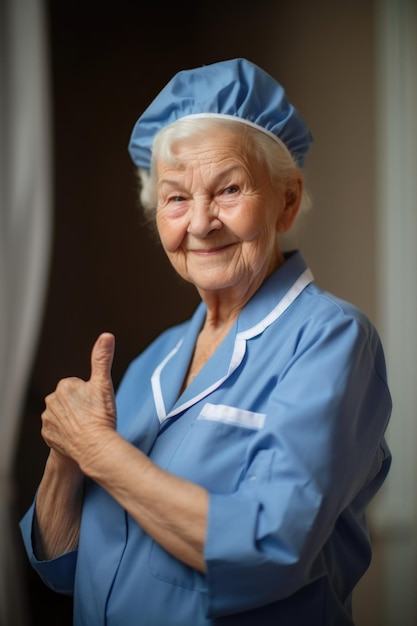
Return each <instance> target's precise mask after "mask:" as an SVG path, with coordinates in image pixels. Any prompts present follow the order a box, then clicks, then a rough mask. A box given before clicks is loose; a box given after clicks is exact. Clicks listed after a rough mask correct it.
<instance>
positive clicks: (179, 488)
mask: <svg viewBox="0 0 417 626" xmlns="http://www.w3.org/2000/svg"><path fill="white" fill-rule="evenodd" d="M81 466H82V469H83V471H84V472H85V474H87V475H89V476H90V477H91V478H92V479H93V480H95V481H96V482H98V483H99V484H100V485H101V486H102V487H103V488H104V489H106V491H108V492H109V493H110V494H111V495H112V496H113V497H114V498H115V499H116V500H117V501H118V502H119V503H120V504H121V506H123V508H125V509H126V510H127V511H128V513H129V514H130V515H131V516H132V517H133V518H134V519H135V520H136V521H137V523H138V524H139V525H140V526H141V527H142V528H143V529H144V530H145V532H147V533H148V534H149V535H151V536H152V537H153V539H154V540H155V541H156V542H157V543H158V544H159V545H161V546H162V547H163V548H164V549H165V550H167V551H168V552H170V553H171V554H172V555H173V556H175V557H176V558H178V559H179V560H181V561H182V562H184V563H186V564H187V565H189V566H191V567H193V568H194V569H197V570H198V571H200V572H204V571H205V563H204V542H205V537H206V524H207V512H208V493H207V492H206V490H205V489H203V488H202V487H200V486H198V485H196V484H194V483H191V482H189V481H186V480H184V479H181V478H179V477H177V476H174V475H172V474H170V473H169V472H166V471H164V470H163V469H161V468H160V467H158V466H157V465H155V464H154V463H152V461H151V460H150V459H149V458H148V457H147V456H145V455H144V454H143V453H142V452H141V451H140V450H138V449H137V448H135V447H134V446H132V445H131V444H130V443H128V442H127V441H125V440H124V439H123V438H122V437H121V436H120V435H118V434H117V433H110V434H109V437H108V438H107V441H106V443H104V442H102V445H101V446H100V448H99V449H98V452H97V454H95V455H94V454H92V455H89V456H88V459H87V460H86V462H85V464H83V463H82V464H81Z"/></svg>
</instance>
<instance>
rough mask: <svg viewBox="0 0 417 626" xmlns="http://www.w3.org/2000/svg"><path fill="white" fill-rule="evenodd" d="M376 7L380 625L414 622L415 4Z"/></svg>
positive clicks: (392, 0)
mask: <svg viewBox="0 0 417 626" xmlns="http://www.w3.org/2000/svg"><path fill="white" fill-rule="evenodd" d="M375 7H376V14H375V16H376V23H375V25H376V31H375V32H376V44H377V47H376V70H377V74H376V79H377V80H376V87H377V92H376V130H377V151H376V155H377V163H376V165H377V167H376V175H377V176H376V180H377V192H378V216H377V217H378V219H377V227H378V240H379V250H378V258H377V262H378V273H379V281H378V294H379V307H378V308H379V312H380V313H379V316H380V324H379V327H380V329H381V332H382V335H383V342H384V347H385V352H386V356H387V364H388V376H389V381H390V388H391V391H392V394H393V415H392V419H391V423H390V426H389V430H388V443H389V445H390V447H391V450H392V455H393V462H392V468H391V471H390V474H389V476H388V479H387V482H386V484H385V485H384V488H383V491H382V492H381V497H380V499H379V506H378V508H377V509H376V512H377V513H378V515H377V517H376V518H375V521H376V522H377V529H378V532H379V534H380V536H381V537H382V538H383V540H384V546H385V547H384V560H385V568H384V572H383V578H384V592H383V594H382V597H381V602H383V606H384V621H383V625H382V624H381V626H396V625H397V624H401V626H415V625H416V624H417V601H416V590H417V488H416V479H417V454H416V448H417V384H416V383H417V331H416V326H417V277H416V275H417V176H416V174H417V2H416V0H379V1H378V2H376V3H375Z"/></svg>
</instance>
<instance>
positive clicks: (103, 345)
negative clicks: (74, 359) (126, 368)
mask: <svg viewBox="0 0 417 626" xmlns="http://www.w3.org/2000/svg"><path fill="white" fill-rule="evenodd" d="M114 347H115V338H114V335H112V334H111V333H102V334H101V335H100V336H99V337H98V339H97V341H96V342H95V344H94V346H93V349H92V351H91V377H90V380H92V381H95V382H101V383H103V382H109V381H110V383H111V368H112V365H113V357H114Z"/></svg>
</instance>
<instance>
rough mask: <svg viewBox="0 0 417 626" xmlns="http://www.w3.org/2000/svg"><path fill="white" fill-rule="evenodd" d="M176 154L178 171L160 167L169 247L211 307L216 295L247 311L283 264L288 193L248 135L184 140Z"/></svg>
mask: <svg viewBox="0 0 417 626" xmlns="http://www.w3.org/2000/svg"><path fill="white" fill-rule="evenodd" d="M239 131H240V132H239ZM173 152H174V155H175V157H176V159H175V164H172V163H166V162H163V161H158V162H157V164H156V165H157V176H158V206H157V213H156V223H157V228H158V232H159V236H160V239H161V242H162V246H163V248H164V250H165V252H166V254H167V255H168V258H169V260H170V261H171V263H172V265H173V267H174V268H175V270H176V271H177V272H178V274H180V276H182V277H183V278H184V279H185V280H187V281H189V282H191V283H193V284H194V285H195V286H196V287H197V289H198V291H199V293H200V295H201V297H202V298H203V299H204V300H206V299H207V297H209V296H211V295H213V293H216V294H219V295H220V294H222V295H224V294H226V295H227V296H228V297H231V298H232V299H235V300H236V299H237V300H238V301H240V302H242V303H244V302H246V301H247V300H248V299H249V298H250V297H251V296H252V295H253V293H254V292H255V291H256V290H257V289H258V287H259V286H260V285H261V283H262V282H263V281H264V280H265V278H266V277H267V276H268V275H269V274H270V273H271V272H272V271H273V270H274V269H275V268H276V267H278V265H280V264H281V263H282V261H283V255H282V252H281V250H280V247H279V242H278V238H277V233H278V232H279V231H284V230H287V229H288V228H289V223H288V222H289V211H290V207H289V206H288V197H289V196H288V194H287V193H286V191H285V187H281V188H277V187H273V185H272V183H271V180H270V176H269V173H268V171H267V168H265V167H264V166H262V165H261V164H260V162H259V160H258V159H257V158H255V157H254V156H253V150H250V149H249V148H248V144H247V142H244V141H243V139H242V132H241V130H240V129H238V131H235V130H233V129H230V128H227V129H225V128H219V129H215V130H214V131H213V132H211V133H210V134H205V135H204V136H198V137H194V138H192V139H191V138H188V139H182V140H181V141H178V142H176V143H175V145H174V150H173ZM295 212H296V211H295ZM294 217H295V215H294ZM292 219H293V218H292ZM292 219H291V221H292Z"/></svg>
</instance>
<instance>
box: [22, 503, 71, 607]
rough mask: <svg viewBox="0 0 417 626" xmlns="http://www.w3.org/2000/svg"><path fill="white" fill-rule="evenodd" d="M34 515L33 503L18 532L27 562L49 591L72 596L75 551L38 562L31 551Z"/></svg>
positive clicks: (32, 550)
mask: <svg viewBox="0 0 417 626" xmlns="http://www.w3.org/2000/svg"><path fill="white" fill-rule="evenodd" d="M34 515H35V501H34V502H33V504H32V505H31V507H30V508H29V509H28V511H27V512H26V514H25V515H24V517H23V518H22V520H21V522H20V531H21V533H22V538H23V543H24V546H25V549H26V552H27V555H28V558H29V562H30V564H31V565H32V567H33V568H34V569H35V571H36V572H37V573H38V574H39V576H40V577H41V579H42V580H43V582H44V583H45V584H46V585H47V586H48V587H49V588H50V589H52V590H53V591H56V592H57V593H63V594H65V595H73V593H74V579H75V567H76V563H77V551H72V552H67V553H66V554H63V555H62V556H59V557H57V558H55V559H51V560H50V561H38V559H37V558H36V556H35V553H34V549H33V533H32V529H33V520H34Z"/></svg>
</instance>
